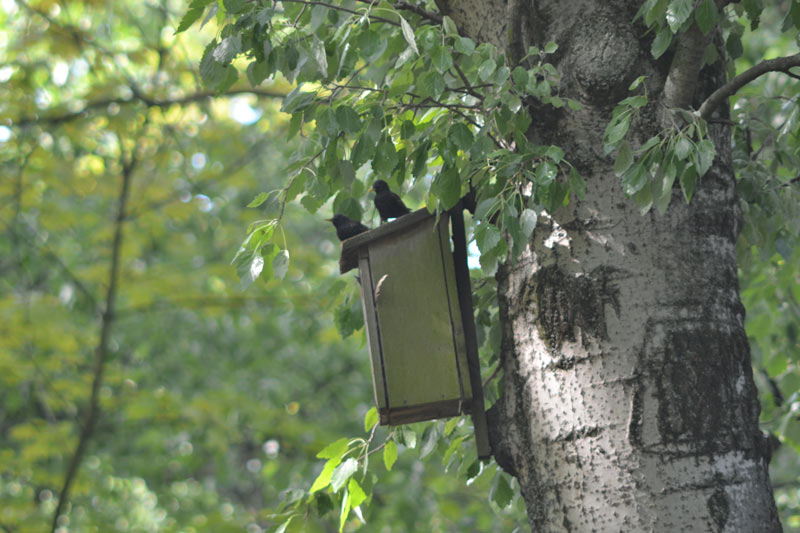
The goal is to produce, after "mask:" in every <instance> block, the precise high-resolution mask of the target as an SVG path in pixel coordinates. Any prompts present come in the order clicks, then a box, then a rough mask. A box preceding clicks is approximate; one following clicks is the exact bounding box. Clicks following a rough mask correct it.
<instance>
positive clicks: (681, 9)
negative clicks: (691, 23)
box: [667, 0, 694, 33]
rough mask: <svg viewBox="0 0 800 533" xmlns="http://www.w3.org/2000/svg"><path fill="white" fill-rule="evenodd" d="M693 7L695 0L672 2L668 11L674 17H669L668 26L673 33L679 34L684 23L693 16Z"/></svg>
mask: <svg viewBox="0 0 800 533" xmlns="http://www.w3.org/2000/svg"><path fill="white" fill-rule="evenodd" d="M693 7H694V2H693V0H672V1H671V2H670V3H669V8H668V10H669V12H670V14H671V15H672V16H671V17H670V16H668V17H667V24H669V27H670V29H671V30H672V33H678V31H679V30H680V29H681V26H682V25H683V23H684V22H686V21H687V20H689V17H691V16H692V8H693Z"/></svg>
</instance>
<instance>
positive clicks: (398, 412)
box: [379, 400, 461, 426]
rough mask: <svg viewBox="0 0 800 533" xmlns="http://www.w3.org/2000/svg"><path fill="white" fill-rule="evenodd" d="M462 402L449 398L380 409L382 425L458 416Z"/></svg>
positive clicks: (396, 424)
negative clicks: (442, 400) (443, 400)
mask: <svg viewBox="0 0 800 533" xmlns="http://www.w3.org/2000/svg"><path fill="white" fill-rule="evenodd" d="M460 407H461V402H460V401H458V400H448V401H445V402H436V403H428V404H422V405H413V406H411V407H400V408H396V409H391V410H385V411H379V414H380V423H381V425H384V426H385V425H390V426H399V425H402V424H411V423H412V422H422V421H424V420H433V419H436V418H449V417H451V416H458V415H459V414H460V413H461V411H460Z"/></svg>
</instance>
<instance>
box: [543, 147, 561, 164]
mask: <svg viewBox="0 0 800 533" xmlns="http://www.w3.org/2000/svg"><path fill="white" fill-rule="evenodd" d="M544 155H545V157H546V158H548V159H549V160H551V161H552V162H553V163H555V164H559V163H560V162H561V160H562V159H564V150H562V149H561V148H559V147H558V146H548V147H547V151H546V152H545V153H544Z"/></svg>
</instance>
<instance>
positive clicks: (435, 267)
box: [359, 215, 472, 424]
mask: <svg viewBox="0 0 800 533" xmlns="http://www.w3.org/2000/svg"><path fill="white" fill-rule="evenodd" d="M399 222H405V221H403V220H402V219H401V221H399ZM410 222H412V220H409V221H408V222H407V223H410ZM359 270H360V272H361V285H362V286H361V290H362V302H363V303H364V313H365V319H366V320H365V323H366V324H367V335H368V337H369V345H370V352H371V357H372V368H373V380H374V381H375V395H376V402H377V404H378V407H379V410H380V412H381V422H382V423H388V424H398V423H406V422H411V421H415V420H427V419H430V418H439V417H445V416H454V415H457V414H459V413H460V412H462V411H463V410H464V409H465V408H466V409H468V408H469V405H468V404H469V400H470V399H471V396H472V395H471V389H470V383H469V375H468V368H467V362H466V347H465V340H464V331H463V324H462V321H461V313H460V309H459V303H458V294H457V290H456V284H455V275H454V269H453V258H452V253H451V251H450V240H449V230H448V220H447V217H446V216H442V217H441V218H440V219H439V221H438V223H437V222H436V218H435V217H434V216H432V215H431V216H427V217H424V219H422V220H421V221H419V222H417V223H413V224H408V225H407V226H406V227H404V228H403V229H402V231H397V232H391V233H387V234H386V235H385V236H382V237H381V238H379V239H376V240H374V241H372V242H370V243H369V244H368V246H364V247H362V248H360V249H359Z"/></svg>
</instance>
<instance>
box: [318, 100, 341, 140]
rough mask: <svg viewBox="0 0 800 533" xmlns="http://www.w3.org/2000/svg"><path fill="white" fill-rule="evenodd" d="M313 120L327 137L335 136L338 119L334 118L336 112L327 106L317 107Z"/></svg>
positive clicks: (337, 131)
mask: <svg viewBox="0 0 800 533" xmlns="http://www.w3.org/2000/svg"><path fill="white" fill-rule="evenodd" d="M314 121H315V122H316V124H317V128H318V130H319V131H321V132H322V133H324V134H325V135H328V136H329V137H335V136H336V135H337V134H338V133H339V130H340V128H339V121H337V120H336V113H334V111H333V109H331V108H330V107H329V106H322V107H319V108H317V113H316V116H315V117H314Z"/></svg>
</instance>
